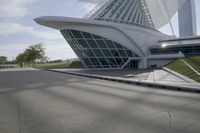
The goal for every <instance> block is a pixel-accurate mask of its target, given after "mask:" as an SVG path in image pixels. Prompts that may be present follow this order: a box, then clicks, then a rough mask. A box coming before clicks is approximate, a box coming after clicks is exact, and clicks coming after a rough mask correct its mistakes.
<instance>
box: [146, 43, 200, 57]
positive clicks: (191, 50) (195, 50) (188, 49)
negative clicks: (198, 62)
mask: <svg viewBox="0 0 200 133" xmlns="http://www.w3.org/2000/svg"><path fill="white" fill-rule="evenodd" d="M150 51H151V54H153V55H156V54H177V53H178V52H182V53H183V54H184V55H200V45H197V46H185V47H171V48H157V49H151V50H150Z"/></svg>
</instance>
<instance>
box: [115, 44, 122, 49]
mask: <svg viewBox="0 0 200 133" xmlns="http://www.w3.org/2000/svg"><path fill="white" fill-rule="evenodd" d="M115 47H116V48H117V49H123V47H122V46H121V45H119V44H118V43H116V42H115Z"/></svg>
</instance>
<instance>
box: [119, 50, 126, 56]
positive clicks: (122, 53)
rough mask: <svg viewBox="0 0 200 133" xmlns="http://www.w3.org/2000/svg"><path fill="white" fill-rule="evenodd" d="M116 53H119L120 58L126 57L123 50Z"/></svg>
mask: <svg viewBox="0 0 200 133" xmlns="http://www.w3.org/2000/svg"><path fill="white" fill-rule="evenodd" d="M118 51H119V54H120V55H121V57H127V55H126V53H125V51H124V50H118Z"/></svg>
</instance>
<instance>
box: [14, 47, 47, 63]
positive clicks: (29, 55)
mask: <svg viewBox="0 0 200 133" xmlns="http://www.w3.org/2000/svg"><path fill="white" fill-rule="evenodd" d="M44 50H45V49H44V48H43V45H42V44H41V43H39V44H35V45H31V46H29V47H28V48H27V49H25V51H24V52H23V53H21V54H19V55H18V56H17V58H16V61H17V62H18V63H19V64H20V65H21V64H24V63H26V64H31V65H32V66H35V64H36V62H44V61H45V60H46V59H47V57H45V52H44Z"/></svg>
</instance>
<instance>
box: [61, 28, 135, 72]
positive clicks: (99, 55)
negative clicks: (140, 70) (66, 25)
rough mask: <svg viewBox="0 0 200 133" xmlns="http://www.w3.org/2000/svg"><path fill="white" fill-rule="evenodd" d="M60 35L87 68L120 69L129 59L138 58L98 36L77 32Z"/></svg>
mask: <svg viewBox="0 0 200 133" xmlns="http://www.w3.org/2000/svg"><path fill="white" fill-rule="evenodd" d="M61 33H62V34H63V36H64V37H65V39H66V40H67V42H68V43H69V45H70V46H71V47H72V49H73V50H74V52H75V53H76V55H77V56H78V57H79V59H80V60H81V61H82V62H83V63H84V64H85V65H86V66H87V67H88V68H121V67H122V66H123V65H124V64H125V63H126V62H127V61H128V60H129V58H133V57H138V56H137V55H136V54H135V53H133V52H132V51H131V50H129V49H128V48H126V47H124V46H122V45H120V44H118V43H116V42H114V41H111V40H109V39H106V38H104V37H101V36H98V35H94V34H90V33H87V32H83V31H77V30H61ZM135 67H136V68H137V66H135Z"/></svg>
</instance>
